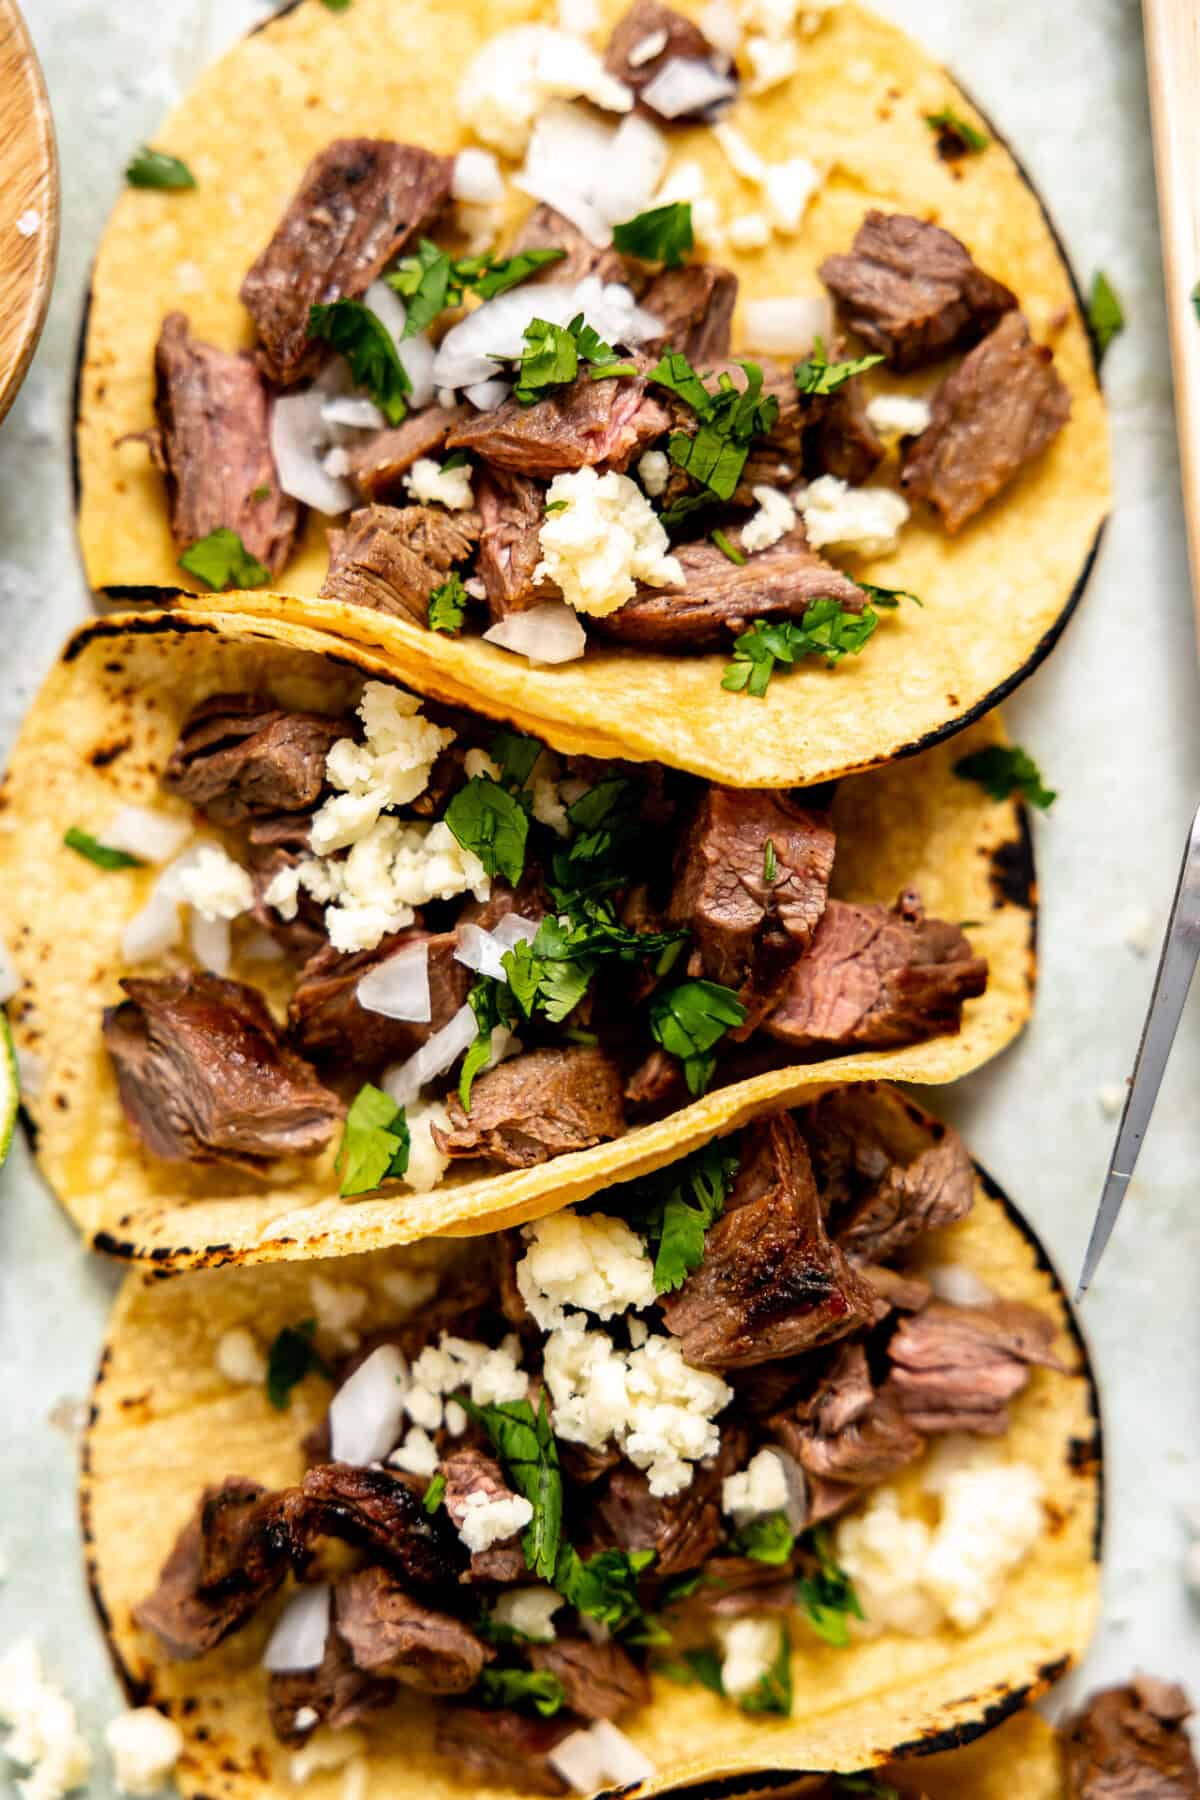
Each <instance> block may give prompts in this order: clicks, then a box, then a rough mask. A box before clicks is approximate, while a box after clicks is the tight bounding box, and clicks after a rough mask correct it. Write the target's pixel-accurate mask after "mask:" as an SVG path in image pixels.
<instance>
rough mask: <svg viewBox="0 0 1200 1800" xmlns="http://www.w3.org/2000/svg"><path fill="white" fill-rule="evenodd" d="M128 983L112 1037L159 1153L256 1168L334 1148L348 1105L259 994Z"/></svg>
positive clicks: (180, 981) (123, 1082)
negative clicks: (284, 1033)
mask: <svg viewBox="0 0 1200 1800" xmlns="http://www.w3.org/2000/svg"><path fill="white" fill-rule="evenodd" d="M121 986H122V987H123V988H124V990H125V992H126V994H128V996H129V998H128V999H127V1000H124V1001H122V1003H121V1004H120V1005H119V1006H110V1007H108V1008H107V1009H106V1010H105V1013H104V1041H105V1044H106V1045H107V1047H108V1053H109V1055H110V1056H111V1057H112V1060H113V1066H114V1068H115V1070H116V1076H117V1086H118V1088H119V1090H120V1094H121V1104H122V1106H123V1107H124V1109H125V1116H126V1118H127V1119H128V1121H129V1123H130V1125H131V1126H132V1127H133V1129H134V1131H135V1132H136V1133H137V1135H138V1136H139V1137H140V1138H141V1140H142V1142H143V1143H144V1144H145V1146H146V1148H147V1149H148V1150H149V1151H150V1152H151V1154H152V1155H154V1156H161V1157H163V1158H165V1159H166V1160H167V1161H169V1162H226V1163H231V1164H233V1165H234V1166H235V1167H239V1168H245V1169H249V1170H251V1171H256V1170H260V1169H262V1168H263V1167H264V1165H265V1164H266V1162H267V1161H269V1159H270V1158H271V1157H274V1156H312V1155H313V1154H314V1153H315V1152H316V1151H318V1150H323V1149H324V1147H325V1145H326V1144H327V1143H328V1142H329V1140H330V1138H331V1137H332V1136H333V1132H334V1128H335V1126H336V1125H337V1123H338V1121H339V1120H340V1119H341V1116H342V1110H343V1109H342V1103H341V1101H340V1100H339V1099H338V1097H337V1095H336V1094H333V1093H330V1091H329V1089H328V1088H326V1087H322V1085H321V1083H320V1082H319V1081H318V1079H317V1076H316V1073H315V1072H314V1070H313V1069H311V1068H310V1067H309V1065H308V1064H307V1063H306V1062H304V1061H303V1060H302V1059H301V1058H300V1057H299V1056H296V1055H295V1054H294V1053H293V1052H292V1051H291V1050H289V1049H288V1048H287V1046H286V1045H285V1044H284V1043H283V1042H282V1041H281V1039H280V1035H279V1032H278V1030H277V1029H276V1026H275V1021H274V1020H273V1019H272V1017H271V1015H270V1013H269V1012H268V1011H267V1008H266V1005H265V1003H264V1001H263V999H262V996H261V995H260V994H259V992H258V990H257V989H256V988H252V987H246V986H245V985H244V984H243V983H242V982H240V981H226V980H223V979H222V978H221V977H220V976H219V975H208V974H198V975H197V974H188V975H172V976H170V977H168V978H167V979H166V980H165V981H141V980H137V979H134V978H130V979H129V980H126V981H122V983H121Z"/></svg>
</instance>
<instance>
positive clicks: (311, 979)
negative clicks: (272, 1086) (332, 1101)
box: [288, 926, 472, 1069]
mask: <svg viewBox="0 0 1200 1800" xmlns="http://www.w3.org/2000/svg"><path fill="white" fill-rule="evenodd" d="M421 943H424V944H425V946H426V955H427V957H428V968H429V1000H430V1017H429V1019H428V1020H427V1021H425V1022H423V1023H419V1024H418V1023H414V1022H412V1021H410V1020H407V1019H391V1018H388V1017H387V1016H386V1015H385V1014H384V1013H381V1012H372V1011H370V1010H369V1009H368V1008H366V1007H364V1006H360V1005H359V1002H358V984H359V982H360V981H361V980H362V979H363V977H364V976H365V975H367V974H368V973H369V972H370V970H372V969H374V968H378V967H379V965H380V964H381V963H385V962H387V961H389V960H390V958H391V957H393V956H395V955H396V954H397V953H398V952H399V951H401V950H403V949H405V948H406V947H407V946H410V945H417V944H421ZM457 945H458V938H457V936H456V934H455V933H454V932H453V931H441V932H437V933H436V934H432V935H431V934H430V933H428V932H425V931H422V930H421V929H420V927H419V926H413V927H411V928H409V929H408V930H406V931H398V932H394V933H392V935H391V936H389V937H385V938H383V939H381V940H380V942H379V943H378V944H377V945H376V947H375V948H374V950H358V951H354V952H351V953H349V954H347V953H345V952H343V951H340V950H335V949H334V948H333V946H332V944H326V945H324V946H323V948H321V949H320V950H318V951H317V953H316V955H315V956H313V957H311V958H310V959H309V961H308V962H306V963H305V965H304V967H303V969H301V971H300V979H299V981H298V983H297V985H296V987H295V989H294V990H293V992H292V997H291V999H290V1000H289V1001H288V1037H289V1039H290V1041H291V1043H292V1044H293V1045H294V1046H295V1048H296V1049H297V1050H298V1051H299V1052H300V1054H301V1055H302V1056H307V1057H310V1058H311V1059H312V1061H313V1062H317V1063H325V1062H328V1063H332V1064H333V1065H334V1066H336V1067H337V1068H351V1069H353V1068H369V1067H376V1068H378V1067H379V1066H380V1065H381V1064H384V1063H390V1062H403V1061H404V1060H405V1058H407V1057H409V1056H412V1055H413V1053H414V1052H415V1051H417V1050H419V1049H420V1047H421V1045H422V1044H424V1043H426V1042H427V1041H428V1040H429V1038H431V1037H432V1036H433V1033H434V1032H435V1031H440V1030H441V1028H442V1026H443V1025H446V1024H448V1023H449V1022H450V1020H451V1019H452V1018H453V1016H454V1014H455V1013H456V1012H457V1011H458V1009H459V1007H460V1006H462V1005H463V1003H464V1001H465V1000H466V997H467V990H468V988H469V987H470V985H471V979H472V977H471V972H470V970H469V969H467V968H465V967H464V965H463V964H462V963H460V962H457V961H456V960H455V956H454V952H455V949H456V948H457Z"/></svg>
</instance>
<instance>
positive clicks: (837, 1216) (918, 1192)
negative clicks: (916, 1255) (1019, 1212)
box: [798, 1081, 975, 1276]
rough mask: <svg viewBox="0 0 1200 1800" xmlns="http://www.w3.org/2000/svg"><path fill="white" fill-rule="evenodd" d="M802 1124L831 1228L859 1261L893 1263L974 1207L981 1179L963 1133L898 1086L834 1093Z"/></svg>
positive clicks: (801, 1119) (810, 1111)
mask: <svg viewBox="0 0 1200 1800" xmlns="http://www.w3.org/2000/svg"><path fill="white" fill-rule="evenodd" d="M798 1122H799V1125H800V1130H801V1132H802V1133H803V1135H804V1141H805V1143H806V1144H807V1145H808V1149H809V1154H810V1155H811V1157H812V1162H813V1169H814V1171H815V1173H816V1177H817V1186H818V1187H819V1188H820V1190H821V1203H822V1205H823V1207H824V1208H825V1217H826V1223H827V1224H828V1226H829V1229H830V1231H831V1232H832V1233H833V1235H834V1236H835V1237H836V1238H837V1241H838V1243H839V1244H840V1245H841V1246H842V1249H843V1250H845V1252H846V1254H847V1255H848V1256H851V1257H854V1258H855V1259H856V1260H860V1259H861V1260H868V1259H869V1260H870V1261H871V1262H876V1263H883V1262H886V1261H887V1259H888V1258H890V1257H893V1256H895V1255H897V1254H898V1253H899V1252H900V1251H901V1250H903V1249H905V1248H906V1247H907V1246H908V1245H909V1244H911V1243H912V1242H913V1240H914V1239H915V1238H917V1237H919V1236H920V1235H921V1233H922V1232H925V1231H938V1230H940V1229H941V1228H942V1226H944V1225H953V1224H955V1223H956V1222H957V1221H958V1220H959V1219H962V1218H965V1217H966V1215H967V1213H969V1212H970V1210H971V1207H972V1205H973V1204H974V1199H975V1174H974V1170H973V1169H972V1167H971V1159H970V1157H969V1156H968V1155H967V1151H966V1147H965V1145H964V1144H963V1141H962V1139H961V1138H960V1137H959V1135H958V1133H957V1132H956V1131H954V1130H953V1129H952V1128H951V1127H950V1126H949V1125H946V1124H943V1122H942V1120H941V1119H935V1118H933V1117H932V1116H931V1115H930V1114H929V1113H927V1112H925V1111H924V1109H923V1108H922V1107H919V1106H917V1105H916V1104H915V1103H914V1102H913V1101H911V1100H909V1099H908V1098H907V1096H906V1095H904V1094H901V1093H900V1092H899V1091H898V1090H897V1089H896V1088H892V1087H887V1086H885V1085H882V1084H880V1083H878V1082H873V1081H872V1082H864V1083H863V1084H862V1085H861V1086H857V1085H856V1086H854V1087H844V1088H835V1089H834V1090H833V1091H832V1092H831V1093H828V1094H825V1095H823V1096H822V1098H821V1099H820V1100H818V1101H817V1103H816V1104H815V1106H809V1107H805V1109H804V1111H803V1112H802V1113H801V1114H800V1116H799V1121H798ZM883 1273H884V1274H885V1276H886V1275H890V1274H891V1273H892V1271H890V1270H885V1271H884V1272H883Z"/></svg>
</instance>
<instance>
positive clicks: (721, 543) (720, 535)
mask: <svg viewBox="0 0 1200 1800" xmlns="http://www.w3.org/2000/svg"><path fill="white" fill-rule="evenodd" d="M709 535H710V536H711V538H712V541H713V543H714V544H715V545H716V546H717V549H718V550H719V551H720V552H721V555H722V556H725V557H728V559H729V561H730V562H731V563H736V564H737V566H738V568H740V569H744V568H745V566H746V558H745V557H744V556H743V554H742V552H741V551H740V550H739V549H738V548H737V547H736V545H734V544H731V543H730V541H729V539H728V538H727V537H726V536H725V533H724V532H723V531H714V532H711V533H710V534H709Z"/></svg>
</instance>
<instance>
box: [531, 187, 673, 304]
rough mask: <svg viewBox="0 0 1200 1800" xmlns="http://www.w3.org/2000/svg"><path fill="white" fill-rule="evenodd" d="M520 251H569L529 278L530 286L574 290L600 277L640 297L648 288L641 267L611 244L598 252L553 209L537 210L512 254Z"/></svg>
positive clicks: (543, 208)
mask: <svg viewBox="0 0 1200 1800" xmlns="http://www.w3.org/2000/svg"><path fill="white" fill-rule="evenodd" d="M521 250H565V251H566V256H565V257H562V258H560V260H559V261H558V262H552V263H546V264H545V265H544V267H542V268H541V269H539V270H538V272H537V274H536V275H532V276H530V283H532V282H540V283H543V284H544V283H547V282H552V283H556V284H561V285H563V286H568V287H574V286H576V285H577V284H578V283H579V282H581V281H582V280H583V279H584V277H585V276H587V275H597V276H599V278H600V280H601V281H604V282H609V281H619V282H620V283H621V285H622V287H628V288H632V289H633V291H634V293H640V292H641V290H642V288H643V287H644V286H645V275H644V273H643V272H642V270H641V269H640V268H639V266H638V264H636V263H634V262H631V261H630V259H629V258H628V257H626V256H622V254H621V252H620V251H619V250H614V249H613V247H612V245H611V244H610V245H609V246H608V247H607V249H603V250H600V249H597V247H596V245H595V244H592V243H589V241H588V239H587V238H585V237H584V235H583V233H582V231H580V229H579V227H578V226H577V225H572V223H571V221H570V219H568V218H565V217H564V215H563V214H562V213H560V212H555V210H554V208H553V207H552V206H547V205H545V204H541V205H538V206H535V207H534V209H533V211H532V212H531V213H530V215H529V217H528V218H527V219H526V221H525V223H524V224H523V225H522V227H521V229H520V231H518V233H517V235H516V238H515V240H514V242H513V247H512V254H513V255H514V256H516V255H517V254H518V252H519V251H521ZM525 285H526V286H528V285H529V283H526V284H525Z"/></svg>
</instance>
